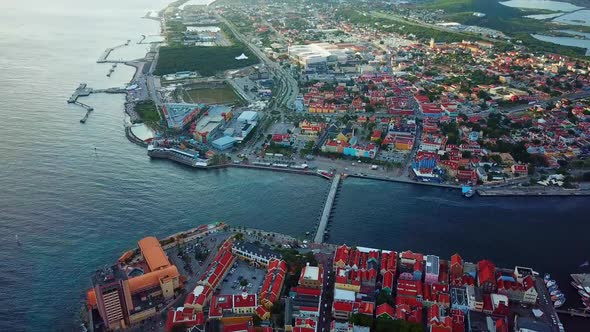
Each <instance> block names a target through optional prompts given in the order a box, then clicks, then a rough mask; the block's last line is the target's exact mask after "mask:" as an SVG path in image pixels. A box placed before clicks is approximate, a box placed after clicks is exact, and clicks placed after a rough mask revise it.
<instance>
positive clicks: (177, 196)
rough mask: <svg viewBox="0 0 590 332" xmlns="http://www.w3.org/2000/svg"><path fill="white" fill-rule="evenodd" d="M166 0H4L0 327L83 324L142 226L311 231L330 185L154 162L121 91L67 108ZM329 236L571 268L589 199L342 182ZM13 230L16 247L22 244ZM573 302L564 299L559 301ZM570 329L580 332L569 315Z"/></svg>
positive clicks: (102, 82)
mask: <svg viewBox="0 0 590 332" xmlns="http://www.w3.org/2000/svg"><path fill="white" fill-rule="evenodd" d="M166 2H167V0H126V1H117V0H102V1H94V2H80V1H74V0H56V1H51V3H50V4H48V3H47V2H46V1H42V0H21V1H9V2H7V1H0V22H1V23H0V69H1V74H0V87H1V89H0V101H1V104H0V118H1V119H2V120H0V139H1V143H0V188H2V189H1V190H0V253H1V256H0V331H77V330H78V326H79V312H80V308H81V306H82V305H83V302H84V295H85V290H86V289H87V288H88V287H90V275H91V274H92V272H93V271H94V270H95V269H96V268H97V267H100V266H103V265H106V264H110V263H112V262H113V261H114V260H115V259H116V258H118V257H119V256H120V254H121V253H122V252H123V251H125V250H127V249H129V248H132V247H135V246H136V243H137V241H138V240H139V239H140V238H142V237H143V236H146V235H155V236H159V237H162V236H166V235H169V234H172V233H175V232H178V231H181V230H185V229H187V228H191V227H194V226H197V225H199V224H203V223H209V222H215V221H225V222H228V223H231V224H236V225H246V226H251V227H258V228H262V229H267V230H272V231H278V232H284V233H288V234H292V235H296V236H300V235H303V234H304V233H305V232H306V231H312V228H313V225H314V223H315V222H316V220H317V217H318V215H319V214H320V210H321V208H322V206H323V197H324V196H325V195H326V192H327V190H328V187H329V182H327V181H325V180H322V179H319V178H316V177H309V176H297V175H290V174H281V173H269V172H262V171H252V170H220V171H211V172H202V171H196V170H192V169H189V168H187V167H183V166H180V165H176V164H174V163H172V162H168V161H151V160H150V159H149V158H148V157H147V156H146V151H145V150H144V149H142V148H140V147H137V146H135V145H133V144H131V143H129V142H128V141H127V139H126V138H125V135H124V130H123V128H124V114H123V99H124V98H123V96H120V95H101V94H97V95H92V96H90V97H87V98H83V99H82V100H81V101H82V102H84V103H87V104H89V105H91V106H93V107H94V108H95V111H94V112H93V113H92V114H91V115H90V118H89V119H88V121H87V122H86V124H84V125H82V124H80V123H79V120H80V118H82V116H83V115H84V111H83V110H82V109H81V108H78V107H77V106H74V105H69V104H67V103H66V100H67V98H68V97H69V96H70V94H71V93H72V92H73V91H74V89H75V87H76V86H77V85H78V83H80V82H87V83H88V84H89V86H90V87H93V88H107V87H114V86H121V85H124V84H125V83H127V82H128V81H129V79H130V78H131V76H132V74H133V69H132V68H128V67H125V66H123V65H119V66H118V67H117V69H116V71H115V73H114V74H113V76H112V77H111V78H107V77H106V73H107V71H108V69H109V68H110V66H109V65H106V64H105V65H99V64H96V63H95V62H96V60H97V59H98V57H99V56H100V54H101V53H102V52H103V51H104V49H106V48H107V47H112V46H115V45H119V44H122V43H124V42H125V41H126V40H127V39H131V40H132V43H131V45H130V46H128V47H124V48H120V49H118V50H116V51H115V52H113V54H112V58H115V59H132V58H137V57H140V56H142V55H143V54H144V53H145V51H146V45H136V44H135V42H136V41H138V40H139V39H140V35H141V34H147V35H150V34H157V33H158V32H159V25H158V22H155V21H153V20H146V19H141V18H140V17H141V16H143V15H145V14H146V13H147V12H148V11H149V10H159V9H161V8H163V6H164V5H165V3H166ZM336 206H337V208H336V210H335V214H334V218H333V221H332V223H331V238H330V241H331V242H336V243H340V242H345V243H347V244H351V245H365V246H372V247H380V248H387V249H396V250H403V249H412V250H415V251H423V252H425V253H435V254H439V255H440V256H441V257H448V256H450V255H451V254H452V253H454V252H459V253H461V254H462V255H463V256H464V257H465V258H466V259H469V260H473V261H475V260H478V259H481V258H490V259H493V260H494V261H496V262H497V263H498V264H499V265H502V266H512V265H514V264H522V265H528V266H531V267H533V268H535V269H537V270H539V271H542V272H550V273H553V274H554V275H555V276H556V277H558V280H559V281H560V284H562V288H564V289H566V290H567V289H568V287H569V286H568V284H567V281H568V280H567V274H568V273H570V272H576V271H578V268H577V267H578V265H579V264H581V263H582V262H583V261H585V260H587V259H590V244H589V243H590V241H588V234H590V221H589V218H588V215H589V213H590V205H589V204H588V200H587V199H578V198H574V199H546V198H545V199H535V198H530V199H507V198H497V199H489V198H486V199H483V198H474V199H472V200H464V199H462V198H460V197H459V195H458V193H456V192H449V191H446V190H440V189H432V188H426V187H416V186H409V185H401V184H390V183H383V182H375V181H367V180H356V179H347V180H346V181H345V182H344V184H343V186H342V189H341V193H340V195H339V197H338V201H337V203H336ZM16 235H18V237H19V240H20V242H21V245H20V246H19V245H18V244H17V241H16V239H15V236H16ZM568 301H571V302H572V303H576V302H578V301H579V298H577V297H574V296H573V295H572V296H571V297H570V299H568ZM566 323H569V324H568V325H567V326H568V327H570V326H571V327H572V329H568V331H588V329H589V326H590V324H589V323H590V321H587V322H585V321H579V320H578V321H573V323H572V322H569V321H568V322H566Z"/></svg>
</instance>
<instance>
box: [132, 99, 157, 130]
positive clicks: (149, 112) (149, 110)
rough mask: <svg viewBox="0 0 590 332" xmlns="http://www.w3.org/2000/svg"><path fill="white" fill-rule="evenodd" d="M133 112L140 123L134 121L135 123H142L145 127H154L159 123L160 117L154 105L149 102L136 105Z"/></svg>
mask: <svg viewBox="0 0 590 332" xmlns="http://www.w3.org/2000/svg"><path fill="white" fill-rule="evenodd" d="M134 110H135V112H137V114H138V115H139V117H140V118H141V121H136V123H137V122H143V123H145V124H146V125H149V126H154V125H157V124H158V123H159V122H160V115H159V114H158V110H157V109H156V104H154V102H153V101H151V100H149V101H143V102H139V103H137V104H136V105H135V109H134Z"/></svg>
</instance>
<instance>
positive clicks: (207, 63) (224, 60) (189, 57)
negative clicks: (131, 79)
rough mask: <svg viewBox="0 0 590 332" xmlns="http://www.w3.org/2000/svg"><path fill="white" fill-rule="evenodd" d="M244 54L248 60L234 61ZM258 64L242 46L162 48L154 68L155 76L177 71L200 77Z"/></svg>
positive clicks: (254, 57) (255, 58)
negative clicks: (195, 73) (193, 72)
mask: <svg viewBox="0 0 590 332" xmlns="http://www.w3.org/2000/svg"><path fill="white" fill-rule="evenodd" d="M242 53H244V54H245V55H246V56H247V57H248V59H245V60H236V59H235V57H237V56H239V55H240V54H242ZM256 63H258V58H257V57H256V56H255V55H254V54H252V52H250V50H249V49H248V48H247V47H246V46H244V45H243V44H236V45H233V46H227V47H223V46H212V47H200V46H197V47H162V48H160V54H159V58H158V64H157V66H156V71H155V74H156V75H165V74H173V73H176V72H179V71H184V70H189V71H196V72H198V73H199V74H201V75H202V76H213V75H215V74H216V73H219V72H222V71H225V70H228V69H239V68H243V67H247V66H251V65H253V64H256Z"/></svg>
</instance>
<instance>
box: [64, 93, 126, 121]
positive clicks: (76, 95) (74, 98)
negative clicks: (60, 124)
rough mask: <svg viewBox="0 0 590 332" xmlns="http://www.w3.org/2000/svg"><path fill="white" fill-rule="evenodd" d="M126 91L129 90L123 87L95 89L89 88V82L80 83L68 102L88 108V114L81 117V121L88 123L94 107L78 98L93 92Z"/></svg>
mask: <svg viewBox="0 0 590 332" xmlns="http://www.w3.org/2000/svg"><path fill="white" fill-rule="evenodd" d="M126 92H127V91H126V90H125V89H123V88H108V89H96V90H95V89H92V88H89V87H88V84H86V83H80V85H78V87H77V88H76V90H74V93H72V96H70V98H69V99H68V104H75V105H78V106H80V107H82V108H83V109H85V110H86V115H84V117H83V118H82V119H80V123H86V120H88V117H89V116H90V112H92V111H94V108H93V107H92V106H90V105H87V104H84V103H82V102H80V101H78V98H80V97H88V96H90V95H91V94H92V93H126Z"/></svg>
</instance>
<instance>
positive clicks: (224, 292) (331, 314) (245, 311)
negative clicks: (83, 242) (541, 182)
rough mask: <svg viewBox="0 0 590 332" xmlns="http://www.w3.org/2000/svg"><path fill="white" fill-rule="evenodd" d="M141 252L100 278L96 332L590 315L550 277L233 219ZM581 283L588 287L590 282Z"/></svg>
mask: <svg viewBox="0 0 590 332" xmlns="http://www.w3.org/2000/svg"><path fill="white" fill-rule="evenodd" d="M138 245H139V246H138V248H136V249H132V250H129V251H127V252H125V253H124V254H123V255H122V256H121V257H120V258H119V259H118V260H117V262H116V263H115V264H114V265H110V266H108V267H105V268H102V269H99V270H97V271H96V272H95V273H94V275H93V277H92V288H91V289H90V290H88V293H87V306H86V308H87V311H88V315H87V317H88V322H87V325H88V327H89V328H90V329H91V330H92V331H105V330H106V331H108V330H129V331H141V330H156V331H183V332H184V331H205V330H206V331H305V332H316V331H358V330H360V331H412V332H413V331H416V332H418V331H490V330H489V329H488V328H486V326H487V327H489V326H492V327H493V329H492V330H493V331H505V332H507V331H515V330H517V331H518V330H520V331H528V330H527V329H532V328H534V329H532V330H531V331H554V332H562V331H565V329H564V327H563V325H562V323H561V322H560V319H559V315H558V314H564V315H570V316H572V315H575V316H578V317H580V318H579V319H588V318H590V314H588V313H587V312H586V311H579V310H574V309H567V310H565V309H563V310H562V309H559V308H560V307H562V306H563V305H564V304H565V303H566V298H565V295H563V293H562V292H561V291H560V289H559V286H558V285H557V284H556V282H555V281H554V280H552V279H551V277H550V276H549V275H548V274H545V275H544V276H541V275H540V274H539V273H538V272H536V271H534V270H533V269H532V268H530V267H525V266H515V267H511V268H500V267H497V266H496V265H495V264H494V263H493V262H491V261H489V260H485V259H482V260H479V261H478V262H476V263H470V262H468V261H465V260H464V259H463V258H462V257H461V256H460V255H459V254H454V255H452V256H451V257H449V258H446V259H445V258H441V257H438V256H436V255H432V254H430V255H425V254H422V253H417V252H412V251H409V250H406V251H401V252H397V251H393V250H391V248H386V249H373V248H365V247H355V246H347V245H339V246H336V245H332V244H327V243H323V242H320V243H313V242H311V241H309V240H305V239H295V238H292V237H290V236H287V235H283V234H278V233H272V232H265V231H261V230H256V229H249V228H243V227H232V226H230V225H227V224H224V223H216V224H210V225H202V226H199V227H197V228H195V229H191V230H189V231H186V232H182V233H178V234H174V235H172V236H169V237H166V238H164V239H162V240H159V241H158V240H157V239H156V238H154V237H146V238H144V239H141V240H140V241H139V243H138ZM572 277H575V278H574V281H575V285H580V286H579V287H582V288H581V289H582V290H583V289H584V288H583V285H585V283H586V281H585V278H586V277H588V278H589V280H590V275H581V274H576V275H572ZM577 287H578V286H577ZM584 292H585V291H584ZM580 294H582V293H580ZM583 299H584V297H583ZM573 300H574V299H571V301H573ZM585 301H587V299H586V300H585ZM585 303H587V305H588V303H589V302H585ZM539 329H541V330H539Z"/></svg>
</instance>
